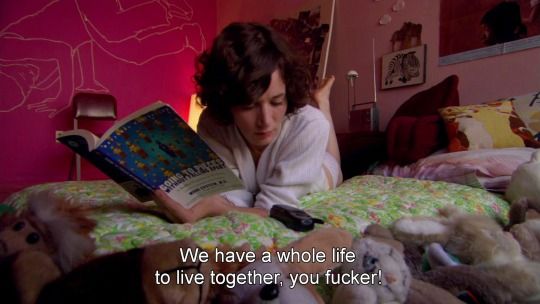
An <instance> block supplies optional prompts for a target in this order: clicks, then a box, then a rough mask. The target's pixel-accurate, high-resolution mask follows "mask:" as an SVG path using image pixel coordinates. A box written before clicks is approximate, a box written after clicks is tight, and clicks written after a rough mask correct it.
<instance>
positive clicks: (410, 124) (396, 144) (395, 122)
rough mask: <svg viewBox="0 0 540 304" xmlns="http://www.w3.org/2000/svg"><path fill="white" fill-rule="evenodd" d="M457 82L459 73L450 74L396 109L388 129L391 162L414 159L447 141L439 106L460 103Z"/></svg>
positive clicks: (405, 162) (404, 162) (388, 151)
mask: <svg viewBox="0 0 540 304" xmlns="http://www.w3.org/2000/svg"><path fill="white" fill-rule="evenodd" d="M458 82H459V81H458V77H457V76H456V75H451V76H448V77H446V78H445V79H444V80H443V81H441V82H439V83H438V84H436V85H434V86H432V87H431V88H429V89H427V90H424V91H421V92H418V93H416V94H414V95H413V96H412V97H410V98H409V99H408V100H406V101H405V102H404V103H403V104H402V105H401V106H400V107H399V108H398V109H397V111H396V113H395V114H394V116H393V117H392V118H391V119H390V121H389V122H388V126H387V129H386V140H387V155H388V163H389V164H398V165H406V164H410V163H413V162H415V161H417V160H418V159H420V158H423V157H426V156H428V155H429V154H431V153H432V152H434V151H435V150H437V149H439V148H443V147H445V146H446V145H447V144H448V142H447V139H446V136H445V129H444V122H443V120H442V118H441V117H440V115H439V112H438V109H439V108H442V107H448V106H457V105H459V94H458V89H457V86H458ZM419 136H421V137H419Z"/></svg>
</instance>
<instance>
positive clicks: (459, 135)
mask: <svg viewBox="0 0 540 304" xmlns="http://www.w3.org/2000/svg"><path fill="white" fill-rule="evenodd" d="M439 113H440V114H441V116H442V118H443V119H444V121H445V123H446V132H447V134H448V139H449V144H448V150H449V151H450V152H456V151H465V150H478V149H490V148H511V147H525V146H527V147H533V148H538V147H540V142H538V141H536V140H534V138H533V135H532V133H531V132H530V131H529V130H528V129H527V127H526V126H525V123H524V122H523V121H522V120H521V118H520V117H519V116H518V115H517V114H516V112H515V110H514V107H513V106H512V102H510V101H498V102H493V103H488V104H482V105H469V106H461V107H446V108H442V109H439Z"/></svg>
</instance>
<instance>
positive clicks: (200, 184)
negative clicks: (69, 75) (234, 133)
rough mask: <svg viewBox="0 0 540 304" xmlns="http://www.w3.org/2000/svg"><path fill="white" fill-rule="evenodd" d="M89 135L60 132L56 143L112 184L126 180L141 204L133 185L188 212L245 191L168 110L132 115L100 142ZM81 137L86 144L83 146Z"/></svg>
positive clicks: (163, 107) (153, 107) (153, 109)
mask: <svg viewBox="0 0 540 304" xmlns="http://www.w3.org/2000/svg"><path fill="white" fill-rule="evenodd" d="M86 132H88V131H86V130H72V131H68V132H62V133H61V134H60V135H59V137H58V140H59V141H60V142H63V143H64V144H66V145H67V146H68V147H70V148H72V149H73V150H74V151H75V152H77V153H79V154H81V155H82V156H83V157H85V158H87V159H88V160H90V162H92V163H93V164H94V165H96V166H97V167H98V168H100V169H101V170H102V171H103V172H104V173H105V174H107V175H108V176H109V177H111V178H112V179H113V180H117V179H120V180H122V181H118V180H117V182H118V183H119V184H120V185H122V186H124V188H125V189H126V190H128V192H130V193H132V194H133V195H134V196H135V197H137V198H139V197H138V196H139V195H140V194H138V193H134V191H135V190H134V189H133V188H137V187H134V186H133V182H136V184H140V186H142V187H143V188H145V189H146V190H147V191H148V192H150V193H151V191H153V190H155V189H162V190H164V191H165V192H166V193H168V194H169V196H170V197H171V198H173V199H174V200H176V201H178V202H180V203H182V204H183V205H184V207H186V208H191V207H192V206H193V205H194V204H196V202H197V201H198V200H199V199H200V198H201V197H204V196H207V195H212V194H217V193H222V192H226V191H230V190H236V189H242V188H243V185H242V182H241V181H240V179H239V178H238V177H236V175H235V174H234V173H233V172H232V170H230V169H229V168H227V167H226V165H225V163H224V162H223V160H222V159H221V158H220V157H219V156H218V155H217V154H216V153H215V152H214V151H212V150H211V149H210V147H209V146H208V145H207V144H206V143H205V142H204V141H203V140H202V139H201V138H200V137H199V135H197V133H195V132H194V131H193V130H192V129H191V128H190V127H189V126H188V124H187V123H186V122H185V121H184V120H183V119H182V118H181V117H180V116H179V115H178V114H177V113H176V112H175V111H174V109H173V108H171V107H170V106H169V105H167V104H164V103H161V102H156V103H154V104H151V105H149V106H147V107H145V108H143V109H141V110H139V111H137V112H135V113H133V114H131V115H129V116H128V117H126V118H124V119H123V120H122V121H120V122H118V123H117V124H115V125H114V126H113V127H112V128H111V129H109V130H108V131H107V132H106V133H105V134H104V135H103V136H102V137H101V138H97V137H95V136H93V135H91V134H85V133H86ZM88 133H89V132H88ZM81 137H82V138H84V141H85V142H86V143H82V144H81V142H82V139H81ZM75 138H78V139H79V140H78V141H76V140H75ZM85 145H86V147H84V146H85ZM74 146H78V147H77V148H78V149H75V148H74ZM81 146H83V149H80V147H81ZM77 150H79V151H77ZM80 150H82V151H80ZM96 159H97V161H96ZM104 167H108V168H104ZM110 171H119V172H113V173H112V174H111V172H110ZM115 174H117V175H120V176H123V178H119V177H118V176H115ZM123 183H125V184H126V185H123ZM140 190H141V189H139V190H138V191H139V192H141V191H140ZM143 192H144V191H143ZM139 199H140V198H139ZM143 200H144V199H143Z"/></svg>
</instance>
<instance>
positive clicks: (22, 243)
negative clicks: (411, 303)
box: [0, 191, 95, 272]
mask: <svg viewBox="0 0 540 304" xmlns="http://www.w3.org/2000/svg"><path fill="white" fill-rule="evenodd" d="M94 226H95V222H94V221H93V220H91V219H89V218H88V217H87V212H86V211H85V210H84V209H82V208H80V207H76V206H72V205H71V204H69V203H68V202H66V201H63V200H59V199H57V198H55V197H54V196H53V195H52V194H51V193H49V192H46V191H45V192H36V193H33V194H31V195H30V196H29V198H28V208H27V209H26V210H24V211H23V212H22V213H21V214H19V215H18V216H16V215H14V214H9V215H5V216H3V217H2V219H1V221H0V259H2V258H5V257H7V256H10V255H14V254H17V253H19V252H21V251H24V250H29V249H32V250H37V251H42V252H44V253H46V254H48V255H49V256H50V257H51V258H52V259H53V261H54V262H55V263H56V264H57V265H58V267H59V268H60V269H61V270H62V271H63V272H68V271H70V270H71V269H72V268H73V267H75V266H77V265H79V264H80V263H82V262H83V261H85V260H86V259H88V258H89V257H90V256H91V255H92V253H93V251H94V248H95V246H94V241H93V240H92V239H91V238H90V236H89V233H90V231H92V229H93V228H94Z"/></svg>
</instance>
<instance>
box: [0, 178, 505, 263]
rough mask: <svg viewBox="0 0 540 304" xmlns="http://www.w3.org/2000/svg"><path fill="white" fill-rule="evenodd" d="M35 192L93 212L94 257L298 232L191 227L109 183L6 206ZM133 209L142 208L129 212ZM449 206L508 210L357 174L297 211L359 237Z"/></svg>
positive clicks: (425, 185) (414, 182) (237, 225)
mask: <svg viewBox="0 0 540 304" xmlns="http://www.w3.org/2000/svg"><path fill="white" fill-rule="evenodd" d="M36 191H49V192H51V193H53V194H54V196H56V197H58V198H62V199H67V200H69V201H71V202H72V204H78V205H82V206H86V207H90V209H91V217H92V218H94V219H95V220H96V221H97V223H98V224H97V227H96V228H95V229H94V231H93V232H92V237H93V238H94V239H95V242H96V245H97V248H98V249H97V253H98V254H106V253H111V252H117V251H124V250H128V249H131V248H135V247H142V246H146V245H149V244H152V243H156V242H165V241H171V240H175V239H182V238H186V237H190V238H192V239H193V240H195V241H196V242H197V243H198V244H199V245H200V246H201V247H203V248H214V247H216V246H218V245H221V244H223V245H229V246H233V247H236V246H240V245H242V244H244V243H247V244H249V245H251V247H252V248H254V249H256V248H260V247H261V246H263V247H265V248H268V249H272V248H280V247H284V246H285V245H286V244H288V243H290V242H292V241H293V240H296V239H298V238H299V237H301V236H302V235H303V233H300V232H295V231H292V230H290V229H287V228H286V227H285V226H284V225H283V224H281V223H280V222H278V221H276V220H274V219H271V218H266V219H261V218H260V217H258V216H255V215H251V214H247V213H236V212H230V213H228V214H226V215H224V216H218V217H212V218H206V219H203V220H201V221H198V222H196V223H195V224H173V223H170V222H167V221H166V220H164V218H163V217H160V216H158V215H156V212H144V210H143V209H144V208H143V209H141V208H140V205H141V204H140V203H138V202H135V201H134V199H133V198H132V197H130V196H129V194H128V193H127V192H125V191H124V190H123V189H122V188H120V187H119V186H118V185H116V184H115V183H114V182H112V181H110V180H103V181H81V182H75V181H73V182H59V183H50V184H41V185H36V186H32V187H29V188H26V189H24V190H22V191H20V192H17V193H15V194H13V195H11V196H10V197H8V198H7V199H6V201H5V202H4V203H5V204H8V205H10V206H13V207H14V208H15V209H17V210H22V209H24V207H25V205H26V200H27V198H28V196H29V195H30V194H31V193H32V192H36ZM135 204H139V206H137V208H136V209H133V210H131V208H133V206H134V205H135ZM447 204H452V205H455V206H457V207H458V208H459V209H461V210H464V211H466V212H473V213H481V214H487V215H489V216H491V217H494V218H497V219H499V220H501V221H505V219H506V214H507V212H508V204H507V203H506V201H504V200H503V199H502V198H500V197H499V196H497V195H495V194H492V193H489V192H487V191H485V190H482V189H477V188H472V187H468V186H464V185H458V184H452V183H446V182H437V181H423V180H418V179H412V178H398V177H383V176H375V175H363V176H357V177H354V178H352V179H349V180H347V181H345V182H344V183H343V184H342V185H341V186H339V187H338V188H336V189H334V190H332V191H327V192H320V193H315V194H310V195H307V196H305V197H303V198H302V199H301V202H300V207H301V208H303V209H305V210H306V211H307V212H308V213H310V214H311V215H312V216H314V217H317V218H320V219H322V220H324V221H325V224H324V225H331V226H334V227H339V228H343V229H346V230H347V231H349V232H351V233H352V234H354V235H360V233H361V232H362V231H363V230H364V229H365V227H367V226H368V225H369V224H370V223H380V224H382V225H388V224H390V223H392V222H393V221H395V220H396V219H398V218H400V217H402V216H408V215H435V214H436V213H437V209H438V208H440V207H442V206H445V205H447ZM144 206H145V208H147V209H148V211H156V210H157V207H156V206H155V205H154V204H153V203H149V204H146V205H144Z"/></svg>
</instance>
